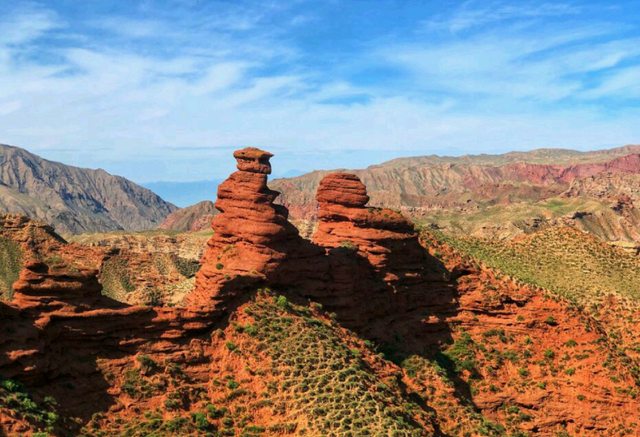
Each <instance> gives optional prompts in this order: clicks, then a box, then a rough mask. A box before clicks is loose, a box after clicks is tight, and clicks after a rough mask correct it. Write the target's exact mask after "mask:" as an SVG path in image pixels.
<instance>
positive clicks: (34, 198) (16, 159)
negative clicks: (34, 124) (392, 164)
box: [0, 145, 177, 234]
mask: <svg viewBox="0 0 640 437" xmlns="http://www.w3.org/2000/svg"><path fill="white" fill-rule="evenodd" d="M0 210H1V211H3V212H8V213H13V214H24V215H28V216H30V217H32V218H35V219H39V220H43V221H45V222H47V223H51V224H53V225H54V226H55V227H56V229H58V231H60V232H63V233H71V234H76V233H82V232H106V231H113V230H118V229H126V230H130V231H141V230H146V229H153V228H155V227H156V226H158V225H159V224H160V223H162V222H163V221H164V219H165V218H166V217H167V216H168V215H169V214H171V213H172V212H174V211H175V210H177V207H175V206H174V205H172V204H170V203H167V202H165V201H164V200H162V199H161V198H160V197H158V196H157V195H156V194H154V193H153V192H151V191H149V190H147V189H146V188H142V187H140V186H138V185H136V184H134V183H133V182H131V181H129V180H127V179H125V178H123V177H120V176H112V175H110V174H109V173H107V172H105V171H104V170H90V169H83V168H77V167H72V166H68V165H64V164H60V163H58V162H52V161H47V160H45V159H42V158H40V157H39V156H36V155H33V154H31V153H29V152H27V151H26V150H23V149H19V148H17V147H11V146H5V145H0Z"/></svg>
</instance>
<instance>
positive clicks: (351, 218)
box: [187, 148, 441, 327]
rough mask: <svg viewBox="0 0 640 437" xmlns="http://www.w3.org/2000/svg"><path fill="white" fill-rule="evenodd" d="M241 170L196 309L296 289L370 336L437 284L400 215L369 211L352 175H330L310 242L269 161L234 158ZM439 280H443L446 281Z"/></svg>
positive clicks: (224, 191) (217, 223) (212, 244)
mask: <svg viewBox="0 0 640 437" xmlns="http://www.w3.org/2000/svg"><path fill="white" fill-rule="evenodd" d="M234 156H235V157H236V159H237V160H238V166H237V168H238V171H237V172H235V173H233V174H232V175H231V176H230V177H229V178H228V179H227V180H226V181H225V182H223V183H222V184H220V186H219V187H218V201H217V202H216V208H217V209H218V210H220V212H221V213H220V214H219V215H218V216H216V218H215V219H214V220H213V224H212V227H213V229H214V232H215V233H214V235H213V237H212V238H211V240H210V241H209V243H208V248H207V251H206V253H205V255H204V257H203V259H202V267H201V269H200V271H199V272H198V275H197V277H196V287H195V290H194V291H193V293H191V294H190V295H188V296H187V302H188V304H189V305H220V304H221V303H223V302H226V303H228V302H230V301H232V300H233V299H234V298H235V297H240V296H242V295H243V290H246V289H248V288H255V287H256V286H258V285H269V286H278V287H285V288H297V289H300V290H301V293H302V294H303V295H305V296H307V297H310V298H313V299H315V300H317V301H319V302H321V303H322V304H324V305H326V306H327V307H328V308H329V309H331V310H335V311H336V312H337V313H338V315H339V316H341V320H342V321H343V323H346V324H347V326H350V327H363V326H365V325H367V324H368V321H370V320H371V319H373V318H375V317H382V316H383V315H385V314H388V313H389V312H391V310H390V309H389V308H393V307H394V306H398V305H406V303H407V302H408V301H410V300H411V299H410V298H409V296H410V295H411V292H412V290H414V289H416V286H418V285H420V284H424V283H425V281H427V280H430V279H432V277H431V276H430V275H429V274H428V270H429V268H432V269H435V270H437V268H436V266H435V263H431V264H430V263H429V262H428V259H427V258H428V257H427V255H426V251H425V250H424V249H423V248H422V247H421V246H420V243H419V241H418V235H417V233H416V231H415V230H414V228H413V225H412V224H411V222H409V221H408V220H407V219H406V218H404V217H403V216H402V215H401V214H400V213H398V212H395V211H391V210H387V209H379V208H367V207H366V204H367V202H368V200H369V197H368V195H367V190H366V187H365V186H364V185H363V184H362V182H360V180H359V179H358V178H357V176H355V175H352V174H331V175H328V176H327V177H325V178H324V179H323V181H322V182H321V184H320V188H319V189H318V194H317V195H318V201H319V203H320V225H319V227H318V230H317V232H316V233H315V235H314V237H313V243H312V242H309V241H308V240H305V239H303V238H302V237H300V236H299V234H298V231H297V229H296V228H295V227H294V226H293V225H291V223H290V222H289V221H288V220H287V217H288V211H287V209H286V208H285V207H283V206H281V205H276V204H275V203H274V201H275V199H276V197H277V196H278V194H279V193H278V192H276V191H273V190H271V189H269V188H268V186H267V175H268V174H269V173H270V172H271V167H270V164H269V158H270V157H271V156H272V155H271V154H269V153H267V152H264V151H261V150H258V149H252V148H250V149H244V150H241V151H238V152H236V153H235V154H234ZM440 276H441V275H440Z"/></svg>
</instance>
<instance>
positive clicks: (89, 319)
mask: <svg viewBox="0 0 640 437" xmlns="http://www.w3.org/2000/svg"><path fill="white" fill-rule="evenodd" d="M235 156H236V158H237V159H238V171H237V172H235V173H234V174H232V175H231V176H230V177H229V179H228V180H227V181H225V182H224V183H223V184H222V185H221V186H220V188H219V193H218V204H217V207H218V209H219V210H220V211H221V213H220V214H219V215H218V216H216V218H215V219H214V221H213V225H212V226H213V228H214V230H215V234H214V235H213V237H212V238H211V240H210V241H209V243H208V246H207V249H206V253H205V255H204V257H203V259H202V264H203V265H202V268H201V270H200V273H199V274H198V277H197V284H196V287H195V289H194V291H193V292H192V293H191V294H190V295H189V296H188V298H187V299H186V305H185V306H183V307H167V308H163V307H160V308H158V307H151V306H140V305H127V304H124V303H122V302H118V301H116V300H113V299H110V298H109V297H106V296H103V295H102V294H101V293H102V292H103V290H102V287H101V284H100V283H99V281H98V278H99V274H100V272H99V270H100V268H101V267H100V266H102V265H103V264H101V263H102V259H101V258H100V257H101V256H103V255H104V253H103V249H101V248H95V247H83V246H81V245H78V244H73V243H71V244H69V243H66V242H65V241H64V240H62V239H61V238H60V237H58V236H56V235H55V233H53V230H52V229H51V228H50V227H47V225H44V224H41V223H37V222H35V223H34V222H31V221H29V220H27V219H24V218H20V217H16V216H8V217H4V218H2V217H0V228H1V229H0V233H1V236H3V237H5V239H7V240H10V241H11V242H12V243H14V244H16V245H17V246H18V248H19V250H18V251H16V250H15V247H14V246H11V245H7V244H5V245H4V246H0V249H1V250H0V255H2V256H6V255H7V254H10V255H12V256H13V257H14V258H11V259H13V260H14V261H15V265H16V266H17V268H16V271H17V272H18V273H17V280H16V281H15V283H14V284H13V290H14V297H13V300H12V301H11V302H0V320H2V330H0V375H2V378H10V379H14V380H17V381H19V382H21V383H23V384H25V385H26V386H27V387H28V389H29V392H30V394H29V395H27V394H24V395H23V394H20V396H22V397H21V399H27V400H29V397H28V396H31V395H32V396H33V398H34V399H35V401H30V400H29V402H26V403H24V405H22V406H23V407H24V408H26V409H27V410H28V411H27V412H33V411H34V409H35V408H36V407H38V405H45V407H44V408H46V411H48V412H51V411H53V410H54V409H55V411H57V412H59V413H60V414H61V416H62V417H63V419H61V420H58V419H56V418H55V415H54V417H53V418H52V417H51V416H50V415H46V416H34V415H33V414H32V415H31V416H28V415H27V414H26V413H25V411H22V412H20V411H18V410H17V409H16V408H14V406H15V405H16V404H15V403H14V402H13V400H15V399H18V394H11V395H9V396H4V394H5V393H6V390H7V388H8V389H11V390H18V389H19V385H18V384H17V383H16V382H14V381H12V382H11V383H7V384H0V394H2V395H3V396H1V397H0V435H9V436H14V435H26V436H30V435H33V433H34V432H35V431H34V430H35V429H37V430H43V429H45V426H46V425H47V424H46V423H38V421H40V422H43V421H44V419H40V418H39V417H44V418H45V419H48V420H49V421H50V423H51V425H50V427H51V430H47V431H51V432H50V434H51V435H55V436H61V435H79V434H80V433H82V434H83V435H84V434H86V435H90V436H98V435H105V434H106V432H105V430H109V429H112V430H115V431H114V432H113V434H114V435H124V434H127V435H128V434H131V433H135V432H137V430H142V431H143V432H146V431H147V430H150V431H151V432H156V431H158V432H159V434H158V435H163V436H168V435H178V434H179V433H182V434H183V435H190V434H193V433H196V432H199V431H202V430H203V429H206V430H207V431H206V432H209V430H211V431H215V432H217V431H218V430H224V432H225V434H227V433H229V434H231V433H234V434H236V435H239V434H240V433H242V432H245V433H246V432H248V430H250V429H256V430H261V429H263V430H264V431H265V433H264V435H267V434H266V433H267V432H269V433H270V434H269V435H271V434H274V435H275V434H281V433H284V434H291V435H309V430H310V429H315V428H311V427H310V426H309V424H310V423H311V421H310V420H307V419H309V418H308V417H306V415H305V414H296V413H297V412H298V411H302V409H303V408H308V407H307V406H308V405H313V402H314V399H315V398H314V397H313V396H316V395H319V396H321V398H322V399H324V400H326V398H325V394H326V393H327V392H325V391H324V390H331V391H332V392H334V391H335V392H341V393H350V394H351V395H353V393H351V392H352V391H353V390H352V389H351V387H353V386H354V384H355V383H354V379H353V378H352V377H357V378H363V377H364V379H363V380H362V384H361V385H358V387H359V388H358V390H360V391H357V392H356V393H357V394H358V396H360V394H362V397H363V398H364V397H365V396H368V397H371V396H373V395H375V396H376V397H377V398H380V399H387V398H389V396H390V394H391V393H392V392H391V391H390V389H393V390H394V393H395V392H397V393H398V396H399V397H398V399H401V400H403V402H399V401H398V402H396V401H394V402H393V404H385V403H379V404H375V405H373V406H372V407H371V410H370V411H372V412H374V415H373V416H372V418H371V421H375V424H376V426H378V427H379V428H380V429H384V431H385V432H386V431H387V430H389V431H394V430H395V431H397V430H398V428H397V427H395V428H394V426H396V425H398V424H401V423H408V422H407V421H412V422H413V421H416V422H415V423H413V425H412V426H414V427H415V429H416V430H422V431H425V432H424V433H422V434H424V435H427V434H434V433H436V431H435V430H436V429H439V427H436V426H434V427H431V421H432V420H436V419H437V420H438V421H440V423H441V424H442V423H446V424H448V425H447V428H442V429H440V431H442V434H446V435H455V434H456V433H459V431H460V428H459V424H460V423H462V424H463V425H464V422H465V420H466V418H469V417H470V416H469V415H472V416H474V417H475V419H476V420H478V421H477V426H476V424H474V425H473V426H469V427H468V428H467V429H468V430H469V433H470V434H472V432H475V431H472V430H474V429H480V428H478V426H485V425H486V424H487V423H489V422H488V421H486V420H485V419H483V418H482V417H481V416H478V414H479V413H482V414H486V415H487V417H488V418H491V419H492V420H495V421H498V423H504V424H505V425H507V426H508V427H509V429H508V431H509V432H510V433H513V434H514V435H515V433H516V432H520V433H521V432H530V433H536V434H539V435H552V434H557V433H558V432H559V430H561V432H565V431H566V432H567V433H571V434H572V435H576V436H587V435H589V436H591V435H597V436H602V437H605V436H607V437H608V436H611V435H612V434H610V433H608V431H609V430H622V429H624V430H628V431H629V432H628V434H630V435H631V434H633V433H634V432H636V431H637V428H636V426H637V424H636V423H635V421H634V418H635V416H634V413H635V412H637V411H638V401H637V400H636V399H635V394H633V393H635V391H633V392H632V391H631V390H630V389H629V388H630V387H632V384H634V377H633V372H632V371H631V370H630V368H631V366H633V365H635V364H634V363H635V362H631V361H628V357H625V356H624V354H623V352H622V349H621V348H619V347H618V345H617V344H614V342H612V341H610V339H608V338H607V337H606V332H605V331H604V330H602V329H601V328H600V327H599V325H597V321H594V320H593V319H591V318H589V316H588V315H587V314H585V313H583V312H582V311H581V309H580V308H579V307H577V306H576V305H575V303H572V302H569V301H565V300H564V299H562V298H560V297H557V296H553V295H552V293H551V292H548V291H545V290H543V289H540V288H538V287H532V286H528V285H523V284H521V283H520V284H518V283H516V282H515V281H513V280H511V279H510V278H508V277H506V276H505V275H504V274H501V273H499V272H496V271H493V270H491V269H488V268H486V267H483V266H482V265H481V264H480V263H478V262H477V261H474V260H472V259H470V258H469V257H468V256H467V255H464V254H461V253H458V252H457V251H455V250H453V249H452V248H451V247H449V246H448V245H447V244H444V243H441V242H438V241H437V240H433V239H432V240H430V239H429V238H430V237H428V236H427V235H423V240H424V241H423V243H424V244H425V245H426V246H429V247H430V248H431V249H430V251H429V250H427V249H425V248H424V247H423V246H422V245H421V244H420V241H419V239H418V234H417V232H416V231H415V230H414V229H413V226H412V225H411V223H410V222H409V221H407V220H406V219H405V218H404V217H403V216H402V215H401V214H399V213H397V212H394V211H392V210H388V209H379V208H368V207H367V203H368V200H369V197H368V194H367V190H366V188H365V186H364V185H363V184H362V183H361V182H360V180H359V179H358V178H357V177H356V176H354V175H351V174H331V175H328V176H326V177H325V178H324V179H323V180H322V181H321V182H320V184H319V190H318V192H317V199H318V203H319V218H320V223H319V226H318V230H317V232H316V234H315V235H314V238H313V241H308V240H305V239H303V238H301V237H300V236H299V234H298V232H297V230H296V229H295V228H294V227H293V226H292V225H291V224H290V223H289V221H288V220H287V215H288V212H287V210H286V209H285V208H284V207H282V206H278V205H276V204H274V200H275V198H276V197H277V195H278V193H277V192H275V191H273V190H270V189H269V188H268V187H267V184H266V181H267V175H268V174H269V173H270V165H269V158H270V156H271V155H270V154H269V153H267V152H263V151H260V150H258V149H244V150H241V151H238V152H236V153H235ZM5 243H6V242H5ZM436 249H437V250H436ZM443 254H444V255H443ZM443 262H444V263H446V265H445V264H443ZM3 264H4V263H3ZM261 286H269V287H278V292H280V293H284V294H286V295H287V296H289V298H283V297H282V296H281V297H276V296H274V295H272V294H271V293H270V292H268V291H262V292H260V293H256V289H257V288H258V287H261ZM256 294H257V296H256ZM254 297H255V301H252V300H251V298H254ZM306 298H312V300H313V301H315V302H319V303H322V304H323V307H324V308H323V307H321V306H319V305H315V304H314V305H309V303H308V302H307V299H306ZM298 304H302V305H298ZM307 305H308V306H307ZM334 311H335V312H336V313H337V316H336V317H335V318H334V317H333V315H330V313H331V312H334ZM621 314H624V313H621ZM622 319H624V320H627V321H628V323H632V321H633V320H634V319H633V317H631V314H629V317H624V318H622ZM625 323H626V322H625ZM625 326H626V325H625ZM343 327H349V328H352V331H351V332H349V330H345V329H343ZM296 330H300V332H297V331H296ZM354 332H355V333H357V334H358V335H359V336H360V337H361V338H359V339H358V338H357V337H356V336H355V335H353V333H354ZM298 333H299V334H300V335H289V334H298ZM280 334H286V335H280ZM612 338H613V337H612ZM632 338H635V337H632ZM364 339H367V340H374V341H376V342H377V344H379V345H380V346H381V347H384V348H385V354H386V353H387V352H388V353H389V354H390V355H387V357H395V358H399V359H403V360H404V358H405V357H407V360H404V362H405V365H404V368H400V367H396V366H395V365H393V364H392V363H391V362H390V361H387V360H383V359H382V358H381V357H380V355H379V353H378V352H377V351H375V350H374V349H373V348H371V347H370V346H369V345H367V343H368V342H365V341H364ZM316 342H317V343H318V345H320V343H322V344H321V346H322V347H321V348H318V349H319V350H321V351H322V352H321V353H319V354H316V355H312V354H310V353H309V352H310V351H312V350H313V351H315V352H318V350H317V349H316V346H318V345H316ZM594 345H597V347H594ZM549 351H551V353H550V352H549ZM396 353H397V355H395V354H396ZM436 364H437V366H436ZM318 370H322V373H314V372H317V371H318ZM307 373H308V375H307ZM445 373H446V375H447V377H446V378H445V377H444V374H445ZM285 375H286V376H285ZM300 375H303V376H305V377H306V376H309V378H307V380H308V382H307V380H300V384H295V385H294V384H291V381H292V379H290V378H291V377H296V376H300ZM319 375H322V376H323V377H322V378H318V376H319ZM325 376H326V377H327V378H333V379H335V380H336V385H321V386H319V389H318V390H317V389H316V386H315V385H313V384H317V383H319V384H324V383H323V382H322V381H323V380H324V379H325V378H324V377H325ZM284 378H289V379H284ZM236 379H237V380H236ZM222 381H224V383H221V382H222ZM326 381H329V379H327V380H326ZM356 381H357V380H356ZM534 381H535V382H536V383H534ZM0 382H3V383H4V382H6V381H4V380H3V381H0ZM338 382H339V383H340V384H338ZM478 382H482V384H480V383H478ZM303 383H304V384H303ZM358 384H359V383H358ZM305 386H308V387H309V390H306V389H302V390H301V389H299V387H305ZM623 387H624V389H623ZM628 389H629V390H628ZM3 390H4V391H3ZM274 390H275V392H276V393H277V395H276V396H273V399H275V400H276V401H277V404H276V403H272V402H271V399H262V398H261V397H262V396H261V395H260V396H259V395H258V394H259V393H267V394H269V393H273V391H274ZM434 390H436V391H435V392H434ZM312 393H314V394H313V396H312ZM436 393H437V395H436ZM422 395H424V396H422ZM45 396H46V397H47V398H49V400H48V401H46V402H45V399H47V398H45ZM50 397H53V398H55V399H56V400H57V402H51V398H50ZM332 399H333V400H331V402H329V403H327V404H326V405H323V406H322V409H320V410H315V409H314V410H313V416H314V420H315V422H317V423H322V424H324V423H325V421H324V420H319V419H320V418H321V419H324V417H337V416H338V415H341V416H340V417H343V416H342V414H343V412H344V410H345V408H348V409H349V412H350V413H351V414H352V415H353V412H354V410H353V409H352V407H351V402H350V399H349V398H344V397H341V396H340V397H332ZM345 399H346V400H345ZM265 400H266V401H268V402H264V401H265ZM405 400H406V402H404V401H405ZM358 402H359V399H356V398H354V402H353V404H354V405H355V404H357V403H358ZM458 403H459V404H460V406H463V405H464V408H462V407H461V408H454V409H452V408H451V407H452V406H455V405H456V404H458ZM472 403H473V404H474V405H476V406H477V407H478V409H477V410H475V409H474V410H469V409H468V407H467V406H468V405H471V404H472ZM292 404H293V405H292ZM376 405H377V406H376ZM405 405H406V406H407V407H405ZM291 407H294V408H291ZM329 407H331V408H333V409H331V410H327V409H325V408H329ZM12 408H13V410H12ZM514 408H515V409H514ZM381 410H384V411H386V412H387V413H389V414H392V415H393V416H394V417H396V416H399V414H401V413H402V416H400V417H402V418H403V419H402V420H401V421H398V422H397V423H395V424H394V423H391V422H387V421H386V419H385V420H382V419H381V418H380V416H376V415H375V412H376V411H381ZM367 411H368V410H367ZM464 411H466V413H464ZM96 413H99V414H96ZM145 413H148V414H145ZM418 413H419V414H420V415H421V416H420V417H422V416H424V417H425V418H431V419H429V420H428V421H426V422H424V423H422V422H421V421H417V419H416V417H418ZM423 413H424V414H423ZM458 413H462V414H464V415H462V416H460V415H458ZM516 413H517V414H518V415H517V416H516V415H515V414H516ZM520 413H522V414H520ZM232 414H233V415H232ZM237 414H241V416H239V415H237ZM465 415H466V416H465ZM405 416H406V420H405V419H404V417H405ZM143 417H144V419H145V420H146V419H148V421H147V422H143V421H142V418H143ZM247 417H251V419H248V418H247ZM274 417H275V418H276V420H275V421H274V420H273V418H274ZM245 418H247V419H246V420H247V421H248V420H251V421H252V422H251V423H252V424H251V425H249V422H247V421H245ZM438 418H439V419H438ZM461 418H462V419H461ZM355 419H356V420H357V421H358V423H359V425H358V426H361V427H362V429H367V427H366V423H365V422H364V421H363V420H362V418H361V417H358V418H355ZM208 420H214V421H215V425H213V424H212V423H210V422H209V421H208ZM356 420H351V419H349V422H346V421H342V422H340V424H346V425H349V426H348V428H350V427H351V424H352V423H353V424H354V425H355V424H356ZM420 420H422V419H420ZM315 422H314V423H315ZM85 424H86V425H87V426H86V428H85V429H81V428H82V426H83V425H85ZM282 424H286V427H283V425H282ZM434 424H435V422H434ZM449 424H450V427H449ZM323 426H325V425H323ZM492 426H493V427H494V428H495V427H497V426H498V425H492ZM501 426H502V425H501ZM180 427H184V428H180ZM196 427H197V428H196ZM232 428H233V429H232ZM496 429H497V428H496ZM505 429H506V428H505ZM267 430H268V431H267ZM327 431H329V432H330V431H331V429H327ZM334 431H335V430H334ZM440 431H438V432H437V433H439V432H440ZM261 432H262V431H261ZM349 432H351V430H349ZM422 434H421V435H422ZM416 435H418V434H416Z"/></svg>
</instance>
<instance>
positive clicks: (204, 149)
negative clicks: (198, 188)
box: [0, 0, 640, 182]
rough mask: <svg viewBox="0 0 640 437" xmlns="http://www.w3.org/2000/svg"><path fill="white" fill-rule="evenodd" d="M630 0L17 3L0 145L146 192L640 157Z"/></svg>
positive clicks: (4, 20)
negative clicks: (403, 162)
mask: <svg viewBox="0 0 640 437" xmlns="http://www.w3.org/2000/svg"><path fill="white" fill-rule="evenodd" d="M638 23H640V8H639V7H638V1H637V0H636V1H628V2H624V1H621V2H615V1H613V2H611V1H608V2H604V1H601V2H581V1H574V2H566V3H565V2H548V3H544V2H540V1H532V2H527V1H512V2H508V1H466V2H462V1H446V0H443V1H435V0H431V1H421V0H404V1H400V0H398V1H386V0H375V1H372V0H362V1H358V0H352V1H337V0H335V1H313V0H291V1H288V0H282V1H242V0H239V1H238V0H235V1H205V0H162V1H140V2H133V1H132V2H125V1H106V0H101V1H86V0H57V1H53V0H51V1H44V2H27V1H11V2H0V29H2V30H1V32H0V143H7V144H12V145H17V146H20V147H24V148H27V149H29V150H31V151H33V152H35V153H37V154H40V155H41V156H43V157H46V158H49V159H55V160H59V161H62V162H65V163H68V164H74V165H79V166H84V167H93V168H97V167H101V168H104V169H106V170H107V171H109V172H111V173H115V174H121V175H124V176H126V177H128V178H130V179H133V180H135V181H138V182H148V181H156V180H176V181H194V180H201V179H217V178H221V177H222V178H224V177H226V175H227V174H228V173H229V172H230V171H232V170H233V160H232V159H231V156H230V155H231V151H233V150H235V149H236V148H239V147H243V146H249V145H251V146H257V147H262V148H265V149H267V150H270V151H272V152H273V153H275V154H276V157H275V158H274V160H273V161H274V164H275V173H276V174H284V173H286V172H288V171H291V170H294V169H297V170H311V169H315V168H335V167H362V166H366V165H369V164H374V163H378V162H381V161H384V160H387V159H390V158H393V157H397V156H410V155H422V154H430V153H438V154H452V155H459V154H464V153H479V152H487V153H499V152H506V151H510V150H528V149H533V148H540V147H568V148H576V149H581V150H587V149H594V148H601V147H608V146H618V145H624V144H629V143H640V122H639V120H640V29H639V25H638Z"/></svg>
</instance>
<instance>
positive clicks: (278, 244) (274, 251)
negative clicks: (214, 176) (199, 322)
mask: <svg viewBox="0 0 640 437" xmlns="http://www.w3.org/2000/svg"><path fill="white" fill-rule="evenodd" d="M233 156H234V157H235V158H236V159H237V160H238V165H237V168H238V171H236V172H235V173H233V174H232V175H231V176H229V178H228V179H227V180H226V181H224V182H223V183H222V184H220V185H219V186H218V200H217V201H216V204H215V206H216V208H217V209H218V210H219V211H220V214H218V215H217V216H216V217H215V219H214V220H213V223H212V228H213V230H214V231H215V234H214V235H213V237H212V238H211V240H210V241H209V243H208V249H207V251H206V252H205V254H204V257H203V258H202V267H201V269H200V271H199V272H198V275H197V277H196V286H195V290H194V291H193V293H191V294H190V295H189V296H187V302H188V303H189V304H190V305H211V304H215V303H216V302H219V301H220V299H222V298H223V297H224V296H223V295H224V294H225V293H230V294H232V295H234V294H235V293H236V292H237V291H238V289H242V288H244V287H246V286H249V285H252V284H256V283H258V282H260V281H267V282H273V281H275V279H276V275H277V271H278V268H279V267H280V265H281V263H282V262H283V260H284V259H285V257H286V240H287V233H288V232H291V230H290V228H292V226H291V225H290V224H289V222H288V221H287V211H286V209H285V208H283V207H281V206H278V205H274V203H273V201H274V200H275V198H276V197H277V196H278V194H279V193H278V192H277V191H273V190H270V189H269V188H268V187H267V175H268V174H270V173H271V164H269V158H270V157H271V156H273V155H272V154H270V153H268V152H264V151H262V150H259V149H255V148H246V149H243V150H239V151H236V152H235V153H234V154H233ZM228 283H233V284H234V285H232V286H228V287H225V284H228Z"/></svg>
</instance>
